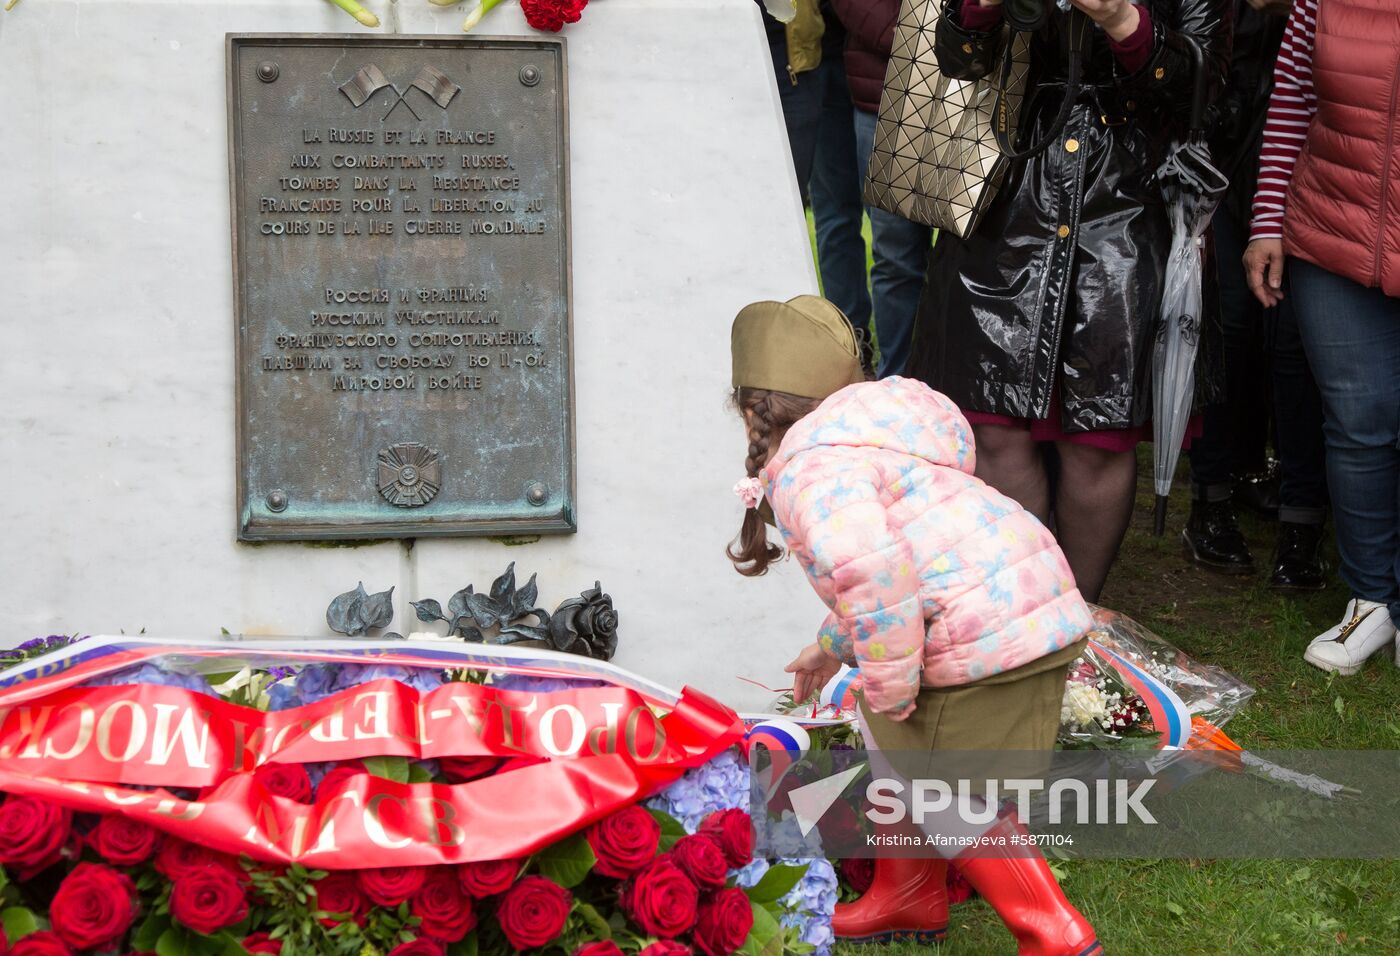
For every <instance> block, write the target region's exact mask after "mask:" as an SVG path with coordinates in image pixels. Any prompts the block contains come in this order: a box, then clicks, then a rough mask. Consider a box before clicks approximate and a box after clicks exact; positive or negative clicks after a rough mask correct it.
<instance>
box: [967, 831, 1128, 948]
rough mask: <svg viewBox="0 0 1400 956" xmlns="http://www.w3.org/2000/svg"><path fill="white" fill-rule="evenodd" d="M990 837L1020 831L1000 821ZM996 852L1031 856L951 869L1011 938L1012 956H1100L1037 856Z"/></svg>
mask: <svg viewBox="0 0 1400 956" xmlns="http://www.w3.org/2000/svg"><path fill="white" fill-rule="evenodd" d="M996 832H999V833H1000V834H1002V835H1006V836H1008V837H1009V836H1010V835H1011V834H1012V833H1013V832H1018V833H1024V832H1025V831H1024V830H1021V829H1020V828H1019V827H1016V826H1015V825H1014V824H1010V823H1009V822H1008V821H1003V822H1002V823H1001V824H1000V825H999V826H998V827H997V831H996ZM989 835H991V834H989ZM1001 852H1008V853H1009V852H1023V853H1034V854H1035V855H1034V856H1023V857H1017V856H1006V857H961V858H959V859H958V861H957V866H958V869H959V870H960V871H962V874H963V876H965V877H966V878H967V881H968V882H969V883H971V884H972V885H973V887H974V888H975V889H976V890H977V892H978V893H980V894H982V898H983V899H985V900H986V901H987V902H988V903H990V904H991V906H992V909H994V910H996V911H997V915H998V916H1000V917H1001V919H1002V922H1003V923H1005V924H1006V928H1007V929H1009V930H1010V931H1011V935H1012V936H1015V937H1016V943H1017V949H1016V953H1017V956H1101V954H1102V953H1103V946H1102V945H1100V943H1099V939H1098V935H1097V934H1096V933H1095V932H1094V927H1092V926H1090V925H1089V921H1088V920H1086V919H1085V918H1084V917H1083V916H1082V915H1081V914H1080V912H1079V911H1078V910H1077V909H1075V908H1074V907H1073V906H1071V905H1070V902H1069V900H1067V899H1065V894H1064V893H1063V892H1062V891H1061V890H1060V884H1059V883H1058V882H1056V880H1055V874H1054V873H1051V872H1050V867H1049V866H1048V865H1047V864H1046V862H1045V858H1044V857H1042V856H1041V855H1040V852H1039V851H1037V850H1035V849H1033V848H1029V849H1028V848H1024V847H1015V848H1011V847H1008V848H1005V849H1003V850H1002V851H1001Z"/></svg>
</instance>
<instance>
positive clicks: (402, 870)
mask: <svg viewBox="0 0 1400 956" xmlns="http://www.w3.org/2000/svg"><path fill="white" fill-rule="evenodd" d="M427 876H428V874H427V872H426V871H425V870H424V869H423V867H421V866H382V867H380V868H379V869H376V870H360V889H362V890H364V891H365V895H366V896H368V897H369V898H370V899H372V900H374V901H375V902H376V903H378V904H379V905H380V906H398V905H399V904H400V903H406V902H408V900H409V897H411V896H413V894H414V893H417V892H418V891H419V890H421V889H422V888H423V881H424V880H425V879H426V878H427Z"/></svg>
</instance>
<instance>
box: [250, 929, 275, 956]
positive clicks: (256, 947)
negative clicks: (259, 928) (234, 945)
mask: <svg viewBox="0 0 1400 956" xmlns="http://www.w3.org/2000/svg"><path fill="white" fill-rule="evenodd" d="M243 950H244V951H245V952H248V953H267V954H268V956H282V941H281V940H280V939H273V938H272V937H271V936H270V935H269V934H267V933H253V934H252V935H250V936H245V937H243Z"/></svg>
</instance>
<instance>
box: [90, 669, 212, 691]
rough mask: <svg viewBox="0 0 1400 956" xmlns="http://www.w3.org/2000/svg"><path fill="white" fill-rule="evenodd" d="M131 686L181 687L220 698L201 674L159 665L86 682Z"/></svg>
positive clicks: (91, 684) (105, 685) (112, 685)
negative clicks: (167, 668)
mask: <svg viewBox="0 0 1400 956" xmlns="http://www.w3.org/2000/svg"><path fill="white" fill-rule="evenodd" d="M129 684H155V685H157V686H160V687H180V688H183V689H185V690H192V691H195V692H196V693H200V694H209V695H210V696H218V695H217V694H215V693H214V688H212V687H210V686H209V682H208V681H207V680H205V679H204V677H203V676H202V675H200V674H180V673H176V672H175V671H169V670H165V669H164V668H162V667H160V666H159V665H157V664H151V663H146V664H140V665H137V666H136V667H126V668H123V669H122V670H119V671H114V672H113V673H111V674H104V675H103V676H101V677H94V678H93V679H92V680H88V681H84V682H83V686H85V687H125V686H127V685H129Z"/></svg>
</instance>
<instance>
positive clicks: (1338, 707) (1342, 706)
mask: <svg viewBox="0 0 1400 956" xmlns="http://www.w3.org/2000/svg"><path fill="white" fill-rule="evenodd" d="M1346 708H1347V705H1346V701H1344V700H1342V695H1341V694H1338V695H1337V699H1336V700H1334V701H1332V709H1333V710H1335V711H1336V712H1337V716H1338V717H1340V716H1342V712H1343V711H1344V710H1346Z"/></svg>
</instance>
